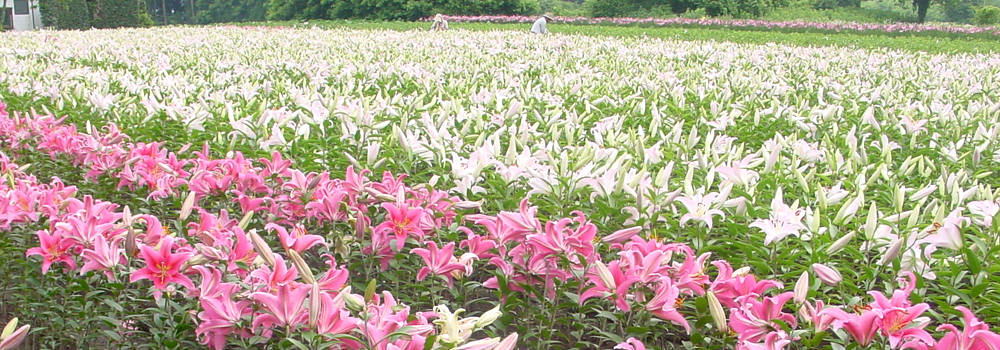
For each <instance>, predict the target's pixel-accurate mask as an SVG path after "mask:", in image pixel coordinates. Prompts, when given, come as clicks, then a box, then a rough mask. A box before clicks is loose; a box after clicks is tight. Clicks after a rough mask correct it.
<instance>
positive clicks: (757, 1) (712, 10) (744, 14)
mask: <svg viewBox="0 0 1000 350" xmlns="http://www.w3.org/2000/svg"><path fill="white" fill-rule="evenodd" d="M700 5H701V7H702V8H704V9H705V13H707V14H708V15H709V16H712V17H718V16H730V17H733V18H757V17H760V16H763V15H764V14H765V13H767V12H768V10H770V9H771V8H772V7H773V6H772V4H771V3H770V2H769V1H768V0H702V1H701V3H700Z"/></svg>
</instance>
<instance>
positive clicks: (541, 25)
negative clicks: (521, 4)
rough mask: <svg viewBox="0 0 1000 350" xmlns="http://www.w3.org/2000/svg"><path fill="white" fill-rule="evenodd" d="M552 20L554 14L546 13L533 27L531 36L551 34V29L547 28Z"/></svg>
mask: <svg viewBox="0 0 1000 350" xmlns="http://www.w3.org/2000/svg"><path fill="white" fill-rule="evenodd" d="M551 20H552V14H551V13H546V14H544V15H542V17H540V18H538V20H537V21H535V24H532V25H531V34H549V29H548V28H546V27H545V25H546V24H548V21H551Z"/></svg>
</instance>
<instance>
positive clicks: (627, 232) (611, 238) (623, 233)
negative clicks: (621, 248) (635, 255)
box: [601, 226, 642, 243]
mask: <svg viewBox="0 0 1000 350" xmlns="http://www.w3.org/2000/svg"><path fill="white" fill-rule="evenodd" d="M640 231H642V226H634V227H629V228H626V229H621V230H618V231H615V233H612V234H610V235H607V236H604V238H601V242H604V243H621V242H624V241H627V240H629V239H631V238H632V236H635V235H636V234H638V233H639V232H640Z"/></svg>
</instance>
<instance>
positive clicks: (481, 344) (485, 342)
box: [455, 338, 500, 350]
mask: <svg viewBox="0 0 1000 350" xmlns="http://www.w3.org/2000/svg"><path fill="white" fill-rule="evenodd" d="M499 342H500V338H486V339H479V340H475V341H470V342H468V343H465V344H462V346H459V347H457V348H455V350H475V349H496V347H495V345H496V344H497V343H499Z"/></svg>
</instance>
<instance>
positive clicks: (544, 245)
mask: <svg viewBox="0 0 1000 350" xmlns="http://www.w3.org/2000/svg"><path fill="white" fill-rule="evenodd" d="M573 213H574V214H576V215H577V218H576V219H569V218H565V219H561V220H559V221H557V222H548V223H546V224H545V232H544V233H541V234H530V235H528V244H529V245H530V246H531V247H533V248H534V249H535V250H536V251H537V252H538V254H543V255H565V256H566V257H567V258H568V259H569V261H570V262H572V263H574V264H580V263H581V262H580V257H579V256H578V255H583V258H584V259H592V258H593V257H594V237H595V236H596V235H597V226H594V225H593V224H591V223H589V222H586V221H585V220H586V219H584V217H583V213H581V212H578V211H574V212H573ZM573 221H576V222H577V223H579V224H580V226H579V227H578V228H577V229H576V230H573V229H571V228H570V227H569V225H570V224H571V223H573Z"/></svg>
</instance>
